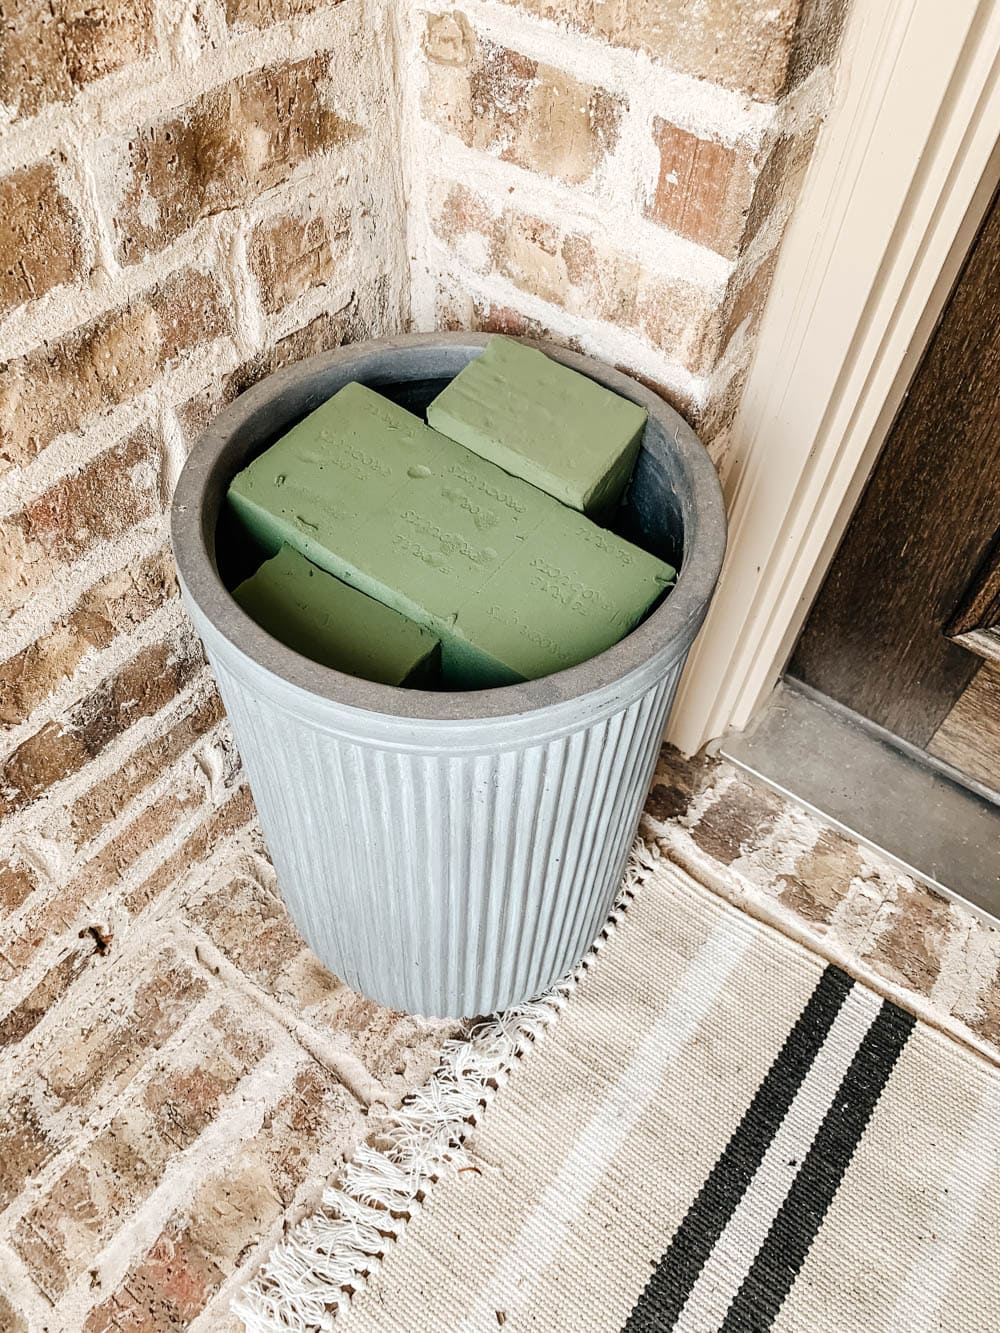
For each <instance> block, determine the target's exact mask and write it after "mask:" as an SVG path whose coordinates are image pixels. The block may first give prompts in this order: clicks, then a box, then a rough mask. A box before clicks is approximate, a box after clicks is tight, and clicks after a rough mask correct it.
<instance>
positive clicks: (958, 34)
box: [667, 0, 1000, 754]
mask: <svg viewBox="0 0 1000 1333" xmlns="http://www.w3.org/2000/svg"><path fill="white" fill-rule="evenodd" d="M998 125H1000V0H949V3H948V4H942V3H941V0H882V3H880V4H871V3H870V0H850V9H849V13H848V17H847V22H846V25H845V30H844V35H843V40H842V47H841V56H840V61H839V66H838V72H837V78H836V88H835V93H834V102H833V107H832V109H831V111H830V114H829V116H828V118H827V120H826V123H825V125H824V127H823V129H822V131H821V133H820V136H819V139H818V141H817V144H816V148H815V151H814V153H813V157H812V161H811V163H810V166H809V170H808V173H807V175H806V180H805V183H804V185H803V190H802V194H801V196H800V199H799V202H798V205H797V207H796V209H795V210H794V212H793V215H792V219H791V222H790V223H789V226H788V230H787V233H786V235H785V239H784V241H783V243H782V247H781V252H780V255H779V259H778V265H777V269H776V271H775V276H774V282H773V285H772V288H771V292H770V295H769V297H768V302H767V306H766V308H765V312H764V317H763V321H762V323H761V327H760V332H759V335H758V341H757V346H756V350H755V354H754V360H753V363H752V365H751V368H750V374H749V378H748V381H747V385H746V388H745V390H744V393H743V397H742V400H741V404H740V408H739V412H738V414H737V418H736V421H735V424H734V428H733V434H732V445H731V448H730V451H729V454H728V455H727V458H726V460H725V463H724V465H723V474H722V482H723V489H724V491H725V493H726V500H727V505H728V509H729V515H730V543H729V552H728V555H727V559H726V564H725V567H724V569H723V573H722V578H721V579H720V582H719V588H718V591H717V593H716V597H715V600H714V602H713V604H712V607H711V609H710V611H709V614H708V617H707V619H706V622H705V626H704V628H703V629H702V632H701V635H700V636H699V638H698V640H697V641H696V642H695V645H694V648H693V649H692V652H691V657H690V660H689V662H688V666H687V670H686V671H685V674H684V676H683V678H682V681H681V686H680V690H679V692H678V697H677V702H676V704H675V708H674V712H673V715H672V717H671V721H670V724H669V726H668V729H667V739H668V740H670V741H672V742H673V743H674V744H675V745H677V746H678V747H679V748H680V749H681V750H683V751H684V752H685V753H688V754H690V753H693V752H694V751H696V750H698V749H700V748H701V746H703V745H704V744H705V743H706V742H708V741H710V740H713V739H715V738H717V737H720V736H722V735H724V734H725V733H726V732H727V731H731V730H741V729H742V728H744V727H745V726H746V725H747V723H748V722H749V721H750V719H751V717H752V716H753V714H754V712H755V711H756V710H757V708H758V707H759V706H760V705H761V703H762V702H763V701H764V699H765V698H766V697H767V695H768V694H769V693H770V691H771V690H772V689H773V687H774V686H775V684H776V683H777V681H778V679H779V678H780V675H781V672H782V671H783V669H784V667H785V665H786V663H787V661H788V658H789V656H790V654H791V651H792V648H793V646H794V644H795V641H796V639H797V638H798V635H799V632H800V630H801V628H802V625H803V623H804V621H805V618H806V615H807V614H808V612H809V608H810V606H811V604H812V601H813V599H814V597H815V595H816V593H817V591H818V590H819V586H820V584H821V582H822V579H823V577H824V575H825V574H826V570H827V568H828V567H829V564H830V562H831V560H832V558H833V555H834V553H835V551H836V548H837V545H838V543H839V541H840V538H841V536H842V535H843V532H844V529H845V527H846V525H847V523H848V521H849V519H850V516H851V513H852V511H853V509H854V506H855V504H856V502H857V499H858V497H859V495H860V493H861V490H862V487H863V486H864V483H865V481H866V480H867V478H868V475H869V472H870V471H871V468H872V466H873V464H874V462H875V459H876V457H877V456H878V451H879V449H880V448H881V446H882V444H883V443H884V441H885V437H886V435H887V433H888V430H889V427H890V426H891V424H892V419H893V417H894V416H895V413H896V409H897V407H898V406H899V403H900V402H901V400H902V397H903V395H904V393H905V392H906V387H907V385H908V384H909V381H910V379H911V378H912V375H913V372H914V370H915V369H916V366H917V363H918V361H919V358H920V356H921V354H922V352H923V350H924V348H925V347H926V344H927V341H928V339H929V337H930V333H931V331H932V330H933V327H934V324H935V322H936V320H937V318H938V316H939V314H940V312H941V310H942V308H943V306H944V303H945V301H946V299H947V296H948V293H949V292H950V290H951V287H952V285H953V283H954V280H955V278H956V276H957V274H958V271H959V268H960V267H961V264H962V262H963V260H964V258H965V255H966V253H967V251H968V249H969V246H970V244H971V242H972V239H973V237H974V235H975V232H976V229H977V228H978V226H979V223H980V221H981V219H982V217H983V216H984V214H985V211H986V208H987V206H988V204H989V201H990V199H991V197H992V195H993V192H994V190H995V188H996V186H997V183H998V181H1000V148H998V144H997V126H998Z"/></svg>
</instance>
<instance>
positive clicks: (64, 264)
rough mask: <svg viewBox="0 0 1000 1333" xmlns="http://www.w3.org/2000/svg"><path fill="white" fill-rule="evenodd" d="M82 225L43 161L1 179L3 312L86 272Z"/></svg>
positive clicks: (0, 290) (0, 298) (0, 309)
mask: <svg viewBox="0 0 1000 1333" xmlns="http://www.w3.org/2000/svg"><path fill="white" fill-rule="evenodd" d="M84 268H85V266H84V259H83V246H82V244H81V223H80V218H79V216H78V215H77V212H76V209H75V208H74V207H73V206H72V205H71V204H70V202H69V200H68V199H67V198H66V196H65V195H64V194H63V192H62V191H61V190H60V188H59V183H58V180H57V178H56V171H55V167H54V166H52V164H51V163H48V162H42V163H38V164H37V165H36V166H33V167H25V169H24V170H23V171H15V172H13V173H12V174H11V175H9V176H5V177H4V178H3V179H2V180H0V313H2V312H3V311H5V310H9V309H11V308H12V307H13V306H19V305H23V303H24V302H25V301H32V300H34V299H35V298H36V297H38V296H43V295H44V294H45V293H46V292H48V291H51V290H52V288H53V287H59V286H62V285H63V284H64V283H67V282H73V281H75V280H76V279H77V278H79V277H81V276H82V275H83V273H84Z"/></svg>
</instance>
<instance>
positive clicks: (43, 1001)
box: [0, 947, 94, 1046]
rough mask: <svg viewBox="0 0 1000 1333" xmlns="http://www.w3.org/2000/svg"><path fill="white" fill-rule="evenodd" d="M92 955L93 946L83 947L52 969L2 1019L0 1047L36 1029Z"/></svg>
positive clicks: (15, 1042)
mask: <svg viewBox="0 0 1000 1333" xmlns="http://www.w3.org/2000/svg"><path fill="white" fill-rule="evenodd" d="M93 958H94V950H93V949H92V948H89V949H88V948H85V947H80V948H77V949H74V950H73V952H72V953H69V954H67V955H66V957H65V958H63V959H62V960H61V962H59V963H57V964H56V965H55V967H53V968H51V969H50V970H49V971H48V972H47V973H46V974H45V976H44V977H43V978H42V979H41V981H40V982H39V983H38V985H37V986H35V987H34V989H33V990H32V991H31V992H30V993H29V994H28V995H27V996H26V997H25V998H24V999H23V1000H22V1001H21V1003H20V1004H18V1005H15V1006H14V1008H13V1009H11V1010H10V1012H9V1013H8V1014H7V1015H6V1016H5V1017H4V1018H3V1019H0V1046H15V1045H16V1044H17V1043H18V1042H19V1041H23V1040H24V1038H25V1037H27V1036H28V1035H29V1033H31V1032H33V1031H34V1029H35V1028H36V1027H37V1026H38V1024H39V1023H40V1022H41V1021H42V1019H43V1018H44V1017H45V1015H46V1014H47V1013H48V1011H49V1010H50V1009H51V1008H52V1007H53V1005H55V1004H57V1003H58V1002H59V1000H61V999H62V997H63V996H64V995H65V994H66V992H67V991H68V990H69V988H70V987H71V986H72V984H73V982H74V981H75V980H76V979H77V977H78V976H79V975H80V974H81V973H82V972H83V971H85V969H86V968H87V966H88V964H89V963H90V962H91V961H92V960H93Z"/></svg>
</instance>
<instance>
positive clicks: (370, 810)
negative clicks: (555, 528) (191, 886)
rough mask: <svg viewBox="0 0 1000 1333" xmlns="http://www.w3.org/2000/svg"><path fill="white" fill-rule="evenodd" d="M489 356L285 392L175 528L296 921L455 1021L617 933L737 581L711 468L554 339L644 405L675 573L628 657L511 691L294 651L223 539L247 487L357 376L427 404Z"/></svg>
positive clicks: (399, 366)
mask: <svg viewBox="0 0 1000 1333" xmlns="http://www.w3.org/2000/svg"><path fill="white" fill-rule="evenodd" d="M484 341H485V339H483V338H480V337H477V336H475V335H467V334H459V335H427V336H416V335H415V336H412V337H408V338H400V339H395V340H391V341H389V342H385V343H377V344H376V343H372V344H360V345H357V346H353V347H350V348H344V349H341V350H340V351H338V352H335V353H331V354H329V355H325V356H321V357H317V358H313V359H312V360H310V361H306V362H303V363H302V364H301V365H299V366H294V367H291V368H290V369H289V370H287V371H282V372H280V373H279V374H277V375H274V376H271V377H270V378H269V379H267V380H265V381H263V382H262V383H261V384H259V385H257V386H256V387H255V388H253V389H251V390H250V391H249V392H248V393H246V394H244V395H243V396H242V397H241V398H240V399H238V400H237V402H236V403H234V404H233V406H232V407H231V408H229V409H228V410H227V411H226V412H224V413H223V414H222V415H221V416H220V417H219V419H218V420H217V421H216V423H215V424H214V426H213V427H212V428H211V429H210V430H209V431H208V432H207V433H206V435H205V436H204V437H203V438H202V440H201V441H200V442H199V444H198V445H197V446H196V448H195V450H194V451H193V453H192V455H191V457H190V458H189V460H188V462H187V464H186V466H185V468H184V471H183V474H182V476H181V480H180V483H179V485H178V489H177V495H176V498H175V502H174V513H173V538H174V548H175V552H176V555H177V562H178V567H179V570H180V576H181V584H182V590H183V592H184V597H185V602H186V604H187V606H188V609H189V610H190V612H191V615H192V617H193V619H194V622H195V624H196V626H197V628H198V630H199V632H200V633H201V635H202V638H203V640H204V642H205V647H206V651H207V652H208V656H209V660H210V662H211V664H212V666H213V669H214V671H215V674H216V678H217V680H218V682H219V688H220V690H221V693H222V697H223V700H224V702H225V705H226V708H227V711H228V713H229V716H230V719H231V721H232V725H233V730H234V734H235V736H236V740H237V743H238V745H239V748H240V752H241V754H242V756H243V760H244V763H245V766H246V769H247V773H248V776H249V780H250V785H251V788H252V790H253V794H254V798H255V800H256V803H257V808H258V811H259V813H260V818H261V823H262V825H263V828H264V834H265V837H266V839H267V843H268V848H269V850H270V852H271V855H272V857H273V859H274V863H275V868H276V870H277V873H278V879H279V883H280V885H281V889H282V893H283V895H284V897H285V901H286V902H287V904H288V907H289V910H290V911H291V914H292V916H293V918H294V919H295V921H296V924H297V925H298V926H299V928H300V930H301V931H302V933H303V935H304V936H305V938H306V939H307V940H308V942H309V943H310V945H311V946H312V948H313V949H314V950H315V952H316V953H317V954H318V955H319V957H320V958H321V959H322V960H323V961H324V962H325V963H326V964H327V965H328V966H329V967H331V968H332V969H333V971H334V972H336V973H337V975H338V976H340V977H342V978H343V979H344V980H345V981H346V982H347V983H348V984H350V985H351V986H354V987H356V988H357V989H358V990H360V991H363V992H364V993H365V994H367V995H369V996H371V997H372V998H374V999H376V1000H379V1001H381V1002H382V1003H384V1004H387V1005H389V1006H391V1007H393V1008H397V1009H405V1010H408V1011H411V1012H416V1013H422V1014H427V1015H433V1016H440V1017H464V1016H470V1015H474V1014H485V1013H490V1012H492V1011H494V1010H496V1009H500V1008H505V1007H507V1006H508V1005H510V1004H513V1003H517V1002H519V1001H522V1000H524V999H527V998H529V997H530V996H533V995H536V994H538V993H539V992H541V991H542V990H544V989H546V988H547V987H548V986H549V985H551V983H552V982H553V981H555V980H556V979H557V978H558V977H560V976H562V975H563V974H564V973H565V972H567V971H568V970H569V969H570V968H571V967H572V966H573V965H574V964H575V963H576V962H577V961H578V960H579V959H580V958H581V957H582V956H583V954H584V953H585V952H586V950H587V949H588V947H589V946H590V944H591V942H592V941H593V939H594V937H595V936H596V934H597V933H598V931H599V930H600V928H601V925H602V923H603V921H604V918H605V917H606V915H607V913H608V911H609V909H610V906H611V903H612V901H613V898H614V894H615V890H616V887H617V885H618V882H619V879H620V876H621V872H622V868H623V865H624V862H625V858H626V855H627V852H628V848H629V846H630V844H631V841H632V837H633V835H634V833H635V829H636V825H637V823H638V819H639V814H640V811H641V807H642V800H643V797H644V794H645V792H646V789H647V787H648V784H649V781H650V778H651V776H652V771H653V766H654V764H655V762H656V755H657V752H658V748H659V743H660V737H661V735H662V731H663V726H664V722H665V720H666V716H667V712H668V710H669V708H670V704H671V702H672V700H673V696H674V693H675V690H676V686H677V681H678V678H679V675H680V672H681V669H682V667H683V664H684V660H685V658H686V656H687V652H688V649H689V647H690V645H691V641H692V639H693V638H694V635H695V633H696V632H697V629H698V627H699V625H700V624H701V621H702V619H703V617H704V614H705V611H706V610H707V607H708V602H709V599H710V597H711V593H712V590H713V588H714V586H715V582H716V579H717V577H718V572H719V568H720V566H721V561H722V555H723V551H724V548H725V518H724V512H723V506H722V499H721V494H720V491H719V486H718V482H717V480H716V476H715V471H714V469H713V468H712V465H711V462H710V461H709V459H708V457H707V455H706V454H705V451H704V449H703V448H702V446H701V445H700V443H699V442H698V440H697V439H696V437H695V436H694V435H693V434H692V432H691V431H690V429H689V428H688V427H687V426H686V425H685V423H684V422H683V421H682V419H681V418H680V417H678V416H677V414H676V413H675V412H673V411H672V409H670V408H669V407H667V405H666V404H665V403H663V402H662V401H661V400H660V399H659V398H657V397H656V396H655V395H654V394H652V393H650V392H649V391H648V390H646V389H644V388H643V387H642V386H641V385H638V384H636V383H634V382H633V381H632V380H629V379H627V378H626V377H625V376H623V375H620V374H618V373H617V372H615V371H612V370H609V369H608V368H606V367H603V366H600V365H599V364H597V363H595V362H592V361H590V360H589V359H587V358H584V357H579V356H576V355H574V354H572V353H568V352H564V351H562V350H560V349H556V348H553V347H549V346H547V345H546V346H544V350H545V351H546V352H547V353H548V354H549V355H550V356H554V357H556V358H557V359H558V360H561V361H563V362H565V363H566V364H567V365H570V366H572V367H573V368H574V369H576V370H580V371H582V372H583V373H584V374H587V375H589V376H590V377H591V378H593V379H596V380H598V381H599V382H601V383H603V384H605V385H607V387H609V388H611V389H613V390H615V391H616V392H618V393H622V394H624V395H625V396H627V397H629V398H632V399H633V400H634V401H636V402H638V403H640V404H641V405H642V406H643V407H645V408H646V410H647V412H648V413H649V418H650V419H649V424H648V425H647V428H646V437H645V441H644V445H643V451H642V454H641V456H640V461H639V465H638V467H637V469H636V474H635V477H634V480H633V484H632V488H631V491H630V498H629V506H628V510H627V514H626V527H625V531H626V533H627V535H628V536H630V538H631V539H632V540H639V541H640V542H642V543H643V544H645V545H647V546H648V547H649V548H650V549H652V550H654V551H656V552H657V553H658V554H663V555H664V556H665V557H666V558H668V559H671V560H672V561H673V562H674V563H675V564H677V565H679V567H680V575H679V578H678V582H677V586H676V587H675V588H674V590H673V591H672V592H671V593H670V595H669V596H668V597H667V599H666V600H665V601H664V602H663V603H662V605H661V606H660V607H659V608H658V609H657V610H656V611H655V612H654V613H653V614H652V615H651V616H650V617H649V618H648V619H647V620H646V621H645V622H644V623H643V624H642V625H641V626H639V628H638V629H636V630H635V631H633V633H632V634H630V635H628V637H627V638H626V639H624V640H623V641H622V642H621V643H619V644H617V645H616V646H615V647H614V648H612V649H610V650H609V651H607V652H605V653H602V654H600V655H599V656H598V657H595V658H593V659H591V660H590V661H589V662H585V663H582V664H581V665H580V666H577V667H573V668H571V669H570V670H568V671H562V672H558V673H557V674H555V675H553V676H548V677H546V678H545V679H543V680H539V681H532V682H529V683H527V684H524V685H516V686H509V687H505V688H502V689H496V690H484V691H470V692H467V693H432V692H425V691H417V690H400V689H395V688H392V687H389V686H383V685H375V684H372V683H370V682H367V681H361V680H356V679H354V678H353V677H349V676H345V675H342V674H341V673H339V672H337V671H334V670H332V669H330V668H327V667H321V666H319V665H317V664H315V663H312V662H309V661H307V660H306V659H304V658H302V657H299V656H298V655H297V654H296V653H294V652H292V651H291V650H290V649H288V648H285V647H284V646H283V645H282V644H279V643H277V642H276V641H275V640H274V639H272V638H271V637H270V636H269V635H267V634H266V633H265V632H264V631H263V630H262V629H260V628H259V626H257V625H255V624H254V623H253V622H252V621H251V620H250V619H249V618H248V617H247V616H246V615H245V614H244V613H243V612H242V611H241V610H240V608H239V607H238V606H237V605H236V603H235V602H234V601H233V599H232V598H231V597H230V596H229V593H228V592H227V591H226V586H225V585H226V569H225V558H226V551H225V548H224V544H223V542H222V541H220V543H219V552H218V555H219V559H218V561H217V558H216V532H217V527H218V523H219V518H220V514H221V513H222V512H223V499H224V495H225V487H226V485H227V484H228V481H229V479H230V478H231V477H232V476H233V475H234V473H235V472H236V471H238V470H239V468H240V467H242V466H244V465H245V464H246V462H248V461H249V459H250V458H252V457H253V456H255V455H256V454H257V453H260V452H261V451H262V450H263V449H264V448H266V447H267V446H268V445H269V444H270V443H271V442H272V441H273V440H274V439H276V438H277V437H278V436H279V435H280V434H282V433H283V432H284V431H285V430H287V429H288V428H289V427H290V426H291V425H292V424H294V422H295V421H297V420H299V419H300V418H301V417H302V416H303V415H305V413H306V412H308V411H310V410H311V409H312V408H313V407H314V406H316V405H317V403H318V402H320V401H322V399H324V398H326V397H328V396H329V395H330V394H332V393H334V392H336V390H337V389H338V388H340V387H341V386H342V385H343V384H345V383H348V382H349V381H351V380H359V381H361V382H362V383H366V384H369V385H370V386H371V387H373V388H375V389H378V390H379V391H380V392H382V393H386V394H388V395H389V396H391V397H395V398H397V400H398V401H401V402H403V403H404V405H405V406H407V407H410V408H412V410H414V411H422V409H423V407H424V406H425V405H426V403H427V401H429V399H430V398H431V397H433V396H434V394H435V393H436V392H437V391H438V389H439V388H440V387H441V385H442V384H443V383H444V382H446V381H447V380H448V379H450V378H452V376H454V375H455V374H457V372H458V371H459V370H460V369H461V367H462V366H463V365H464V364H465V363H466V362H467V361H468V360H469V359H470V358H471V357H472V356H474V355H475V354H476V353H477V352H478V351H479V350H480V349H481V347H482V345H483V342H484ZM220 564H221V565H222V572H221V574H220Z"/></svg>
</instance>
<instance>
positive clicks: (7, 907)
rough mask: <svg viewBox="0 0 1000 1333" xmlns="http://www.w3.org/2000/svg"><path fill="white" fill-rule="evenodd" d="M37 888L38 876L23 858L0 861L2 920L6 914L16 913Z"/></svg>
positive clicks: (0, 917)
mask: <svg viewBox="0 0 1000 1333" xmlns="http://www.w3.org/2000/svg"><path fill="white" fill-rule="evenodd" d="M37 888H38V876H37V875H36V874H35V871H34V869H33V868H32V867H31V866H30V865H28V863H27V862H26V861H24V860H23V859H22V858H20V857H17V856H12V857H9V858H8V859H6V860H4V861H0V919H2V917H3V914H4V913H5V912H14V911H16V910H17V909H18V908H19V907H20V906H21V904H22V903H23V902H24V900H25V899H26V898H28V897H29V896H30V895H31V894H32V893H34V891H35V889H37Z"/></svg>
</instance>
